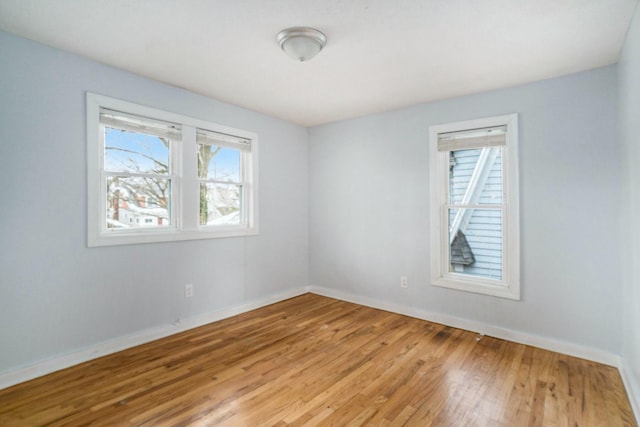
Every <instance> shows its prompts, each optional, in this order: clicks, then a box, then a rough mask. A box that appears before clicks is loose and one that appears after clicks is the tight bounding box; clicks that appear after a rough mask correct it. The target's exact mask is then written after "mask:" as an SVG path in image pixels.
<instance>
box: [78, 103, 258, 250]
mask: <svg viewBox="0 0 640 427" xmlns="http://www.w3.org/2000/svg"><path fill="white" fill-rule="evenodd" d="M101 108H107V109H110V110H115V111H121V112H123V113H128V114H132V115H136V116H142V117H148V118H150V119H156V120H161V121H165V122H171V123H176V124H180V125H181V126H182V140H178V141H177V142H176V143H173V144H171V145H172V153H171V154H172V168H173V169H172V175H174V176H175V178H174V179H175V182H172V184H173V186H172V205H171V209H172V215H173V216H172V225H171V226H170V227H166V228H140V229H130V230H127V232H113V231H105V230H104V224H105V223H106V197H104V196H105V193H106V189H105V188H104V186H105V184H104V183H103V182H102V181H103V179H102V168H103V162H104V159H103V155H104V154H103V153H104V150H103V145H104V141H102V139H103V138H101V137H100V131H99V130H100V109H101ZM196 129H206V130H210V131H214V132H219V133H222V134H227V135H233V136H236V137H240V138H243V139H246V140H250V141H251V151H250V153H249V154H247V155H246V156H245V159H246V161H245V163H244V165H243V167H244V174H243V176H244V178H245V179H246V183H245V186H244V187H245V188H243V190H244V194H243V196H244V199H243V209H244V215H245V216H246V217H245V223H244V224H241V225H221V226H211V225H206V226H200V224H199V181H198V177H197V167H198V166H197V151H196ZM258 231H259V230H258V136H257V135H256V134H255V133H253V132H248V131H245V130H240V129H235V128H231V127H228V126H222V125H219V124H216V123H212V122H208V121H205V120H200V119H196V118H192V117H188V116H183V115H180V114H176V113H171V112H167V111H163V110H159V109H156V108H151V107H146V106H142V105H138V104H134V103H131V102H127V101H122V100H119V99H115V98H110V97H107V96H103V95H98V94H94V93H89V92H87V244H88V246H89V247H94V246H110V245H125V244H138V243H154V242H170V241H179V240H194V239H210V238H222V237H236V236H250V235H257V234H258Z"/></svg>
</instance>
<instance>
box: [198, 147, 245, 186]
mask: <svg viewBox="0 0 640 427" xmlns="http://www.w3.org/2000/svg"><path fill="white" fill-rule="evenodd" d="M198 178H200V179H208V180H214V181H226V182H240V150H237V149H233V148H228V147H218V146H215V145H209V144H198Z"/></svg>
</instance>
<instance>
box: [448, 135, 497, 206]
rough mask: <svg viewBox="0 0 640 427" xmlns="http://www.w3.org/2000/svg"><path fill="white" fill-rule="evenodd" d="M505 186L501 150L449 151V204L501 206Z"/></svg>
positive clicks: (494, 148) (489, 148) (491, 148)
mask: <svg viewBox="0 0 640 427" xmlns="http://www.w3.org/2000/svg"><path fill="white" fill-rule="evenodd" d="M502 187H503V184H502V147H488V148H477V149H473V150H456V151H450V152H449V200H450V204H465V205H474V204H501V203H502Z"/></svg>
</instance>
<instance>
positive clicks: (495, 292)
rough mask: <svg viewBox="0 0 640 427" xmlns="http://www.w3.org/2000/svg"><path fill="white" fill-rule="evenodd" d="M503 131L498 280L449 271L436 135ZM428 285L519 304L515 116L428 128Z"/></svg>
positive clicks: (444, 164)
mask: <svg viewBox="0 0 640 427" xmlns="http://www.w3.org/2000/svg"><path fill="white" fill-rule="evenodd" d="M498 126H506V145H505V146H503V147H502V148H503V150H502V156H503V168H504V169H503V170H504V173H503V192H504V194H503V201H504V203H503V206H504V209H503V226H502V248H503V250H502V279H500V280H497V279H489V278H483V277H478V276H472V275H469V274H461V273H456V272H451V271H449V270H450V268H449V251H450V242H449V217H448V209H447V206H448V195H449V194H448V193H449V153H450V151H438V137H439V135H440V134H443V133H449V132H460V131H467V130H473V129H483V128H490V127H498ZM429 178H430V223H431V227H430V229H431V284H432V285H433V286H439V287H444V288H450V289H457V290H462V291H467V292H474V293H478V294H484V295H491V296H496V297H501V298H508V299H513V300H519V299H520V220H519V197H518V189H519V181H518V115H517V114H509V115H504V116H496V117H488V118H483V119H476V120H467V121H461V122H455V123H447V124H441V125H434V126H430V127H429Z"/></svg>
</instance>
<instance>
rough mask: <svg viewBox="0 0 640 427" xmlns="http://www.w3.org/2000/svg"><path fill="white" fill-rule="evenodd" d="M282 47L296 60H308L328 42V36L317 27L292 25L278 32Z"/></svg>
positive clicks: (279, 42)
mask: <svg viewBox="0 0 640 427" xmlns="http://www.w3.org/2000/svg"><path fill="white" fill-rule="evenodd" d="M276 39H277V40H278V44H279V45H280V48H282V50H284V51H285V53H286V54H287V55H289V56H290V57H292V58H293V59H295V60H296V61H300V62H304V61H308V60H310V59H311V58H313V57H314V56H316V55H317V54H318V53H319V52H320V51H321V50H322V48H323V47H324V46H325V45H326V44H327V36H325V35H324V34H323V33H321V32H320V31H318V30H316V29H315V28H308V27H291V28H287V29H285V30H282V31H280V32H279V33H278V35H277V37H276Z"/></svg>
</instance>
